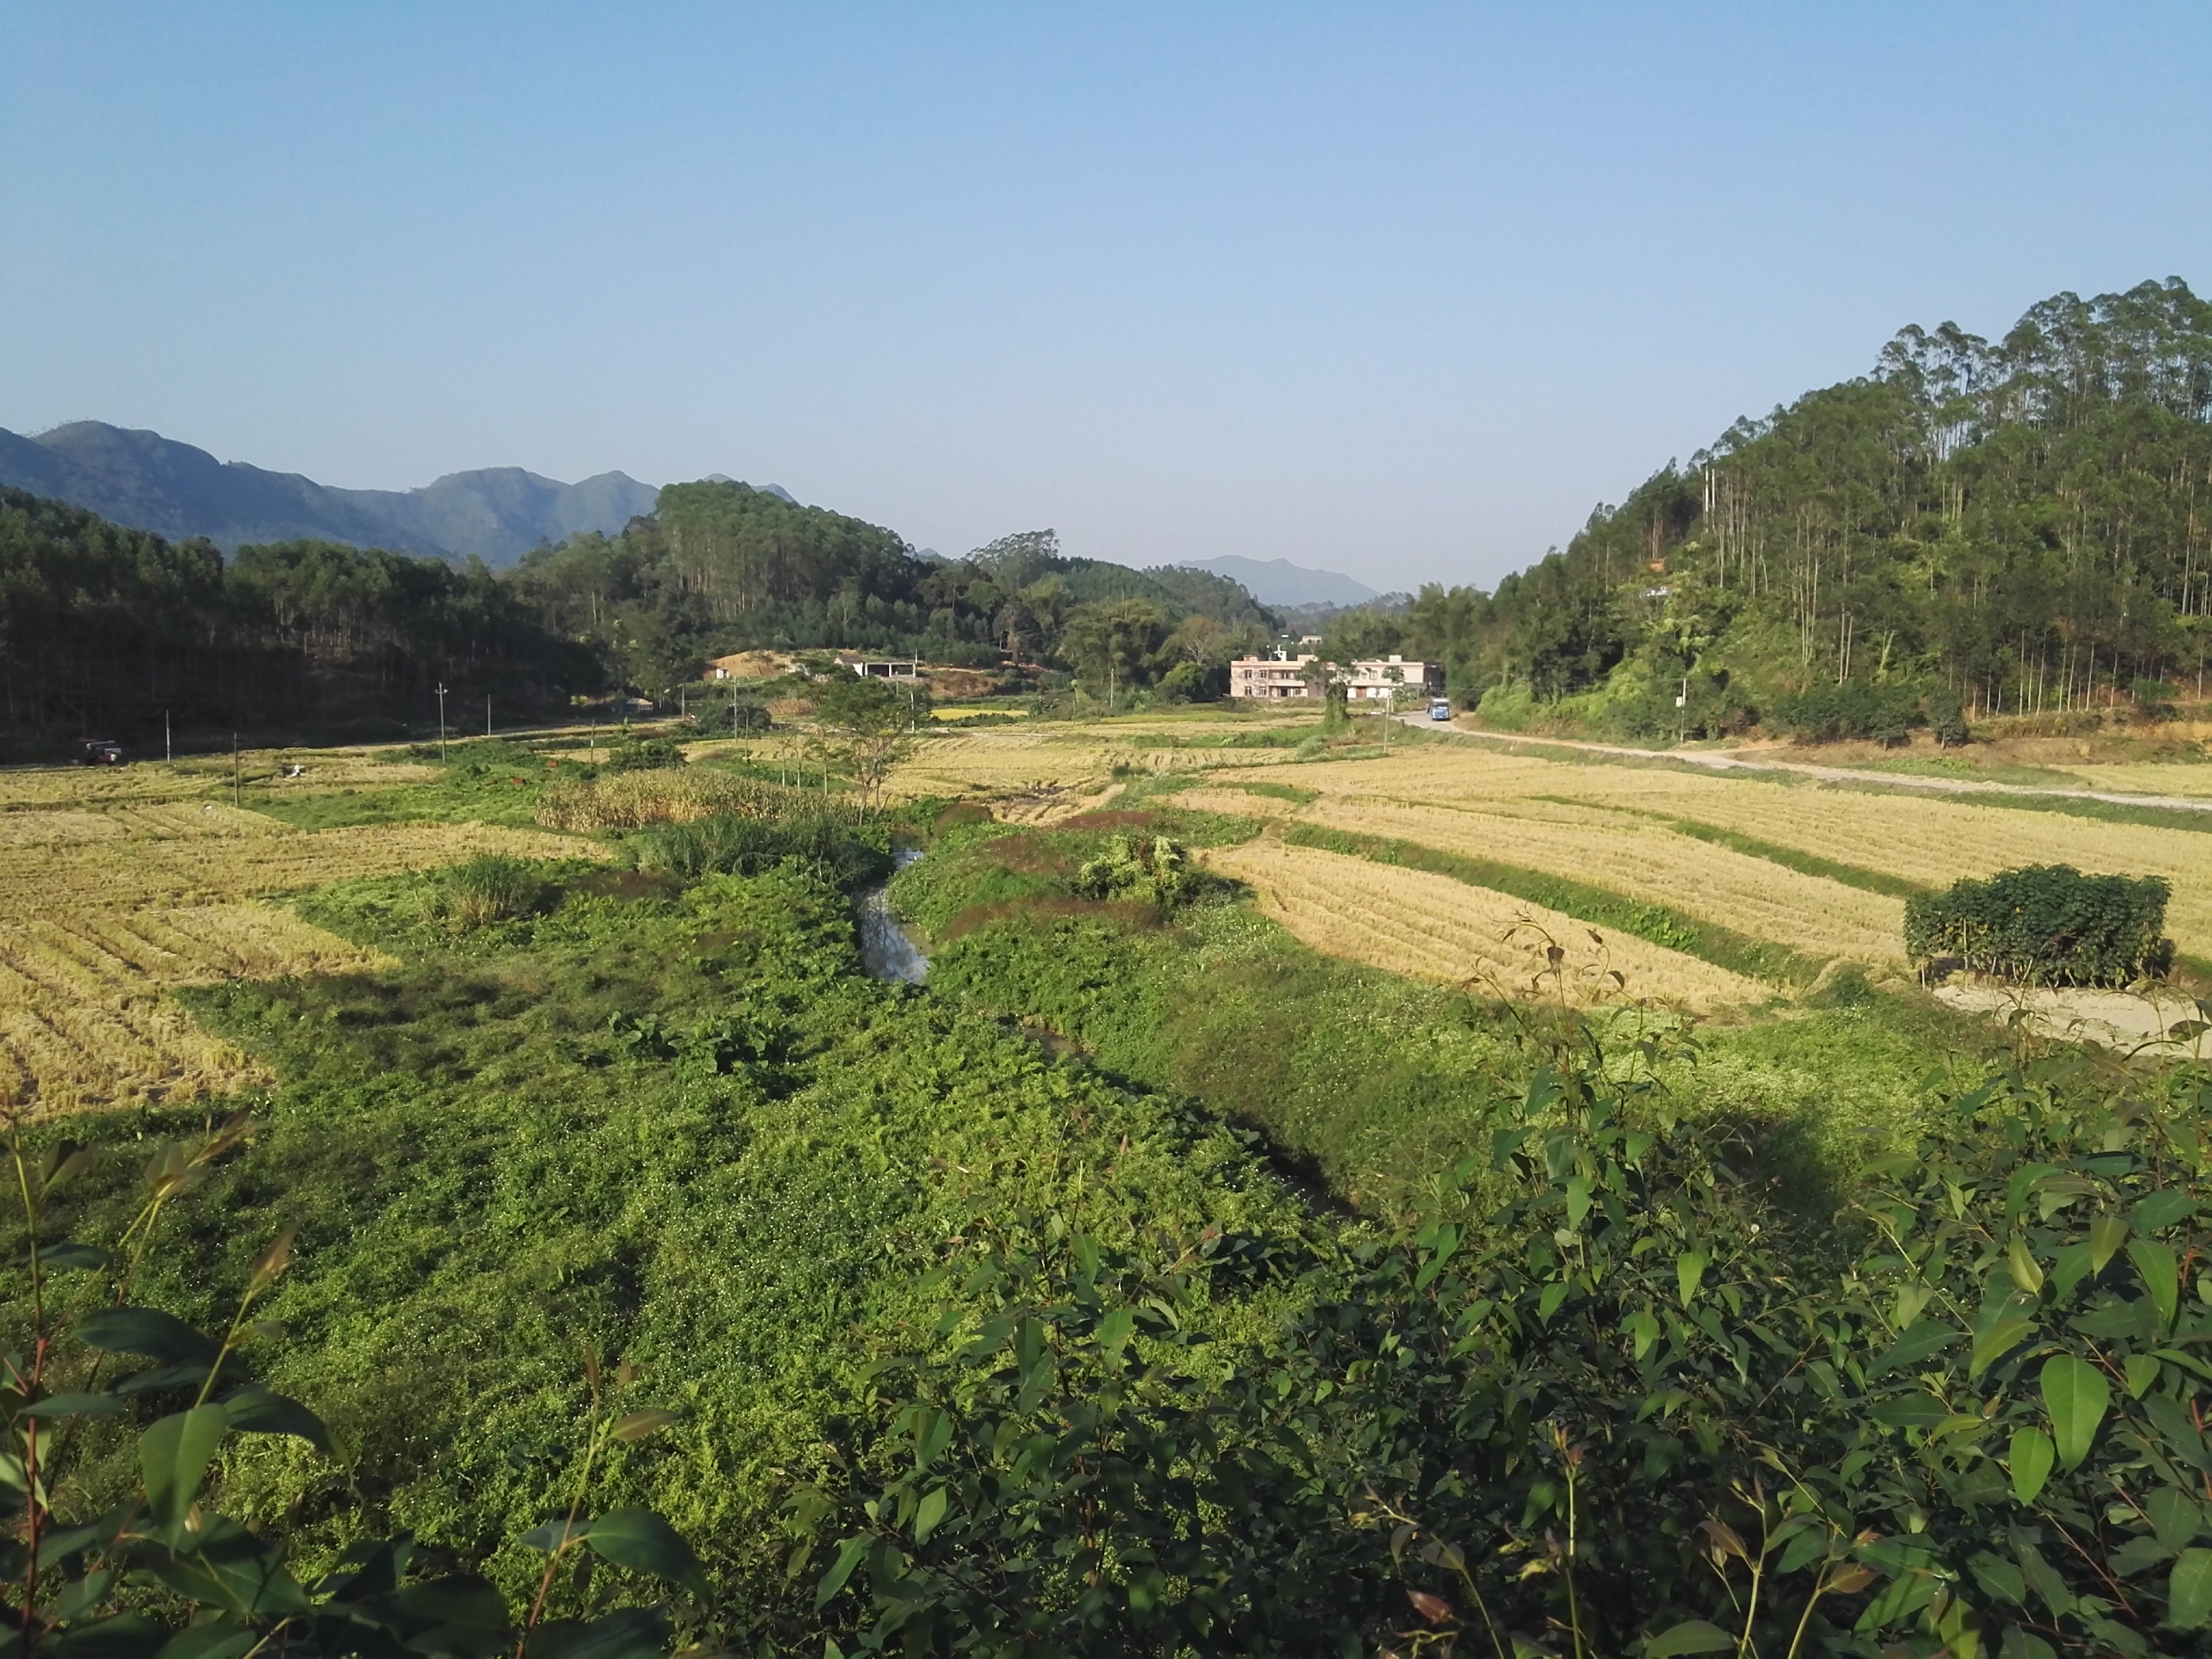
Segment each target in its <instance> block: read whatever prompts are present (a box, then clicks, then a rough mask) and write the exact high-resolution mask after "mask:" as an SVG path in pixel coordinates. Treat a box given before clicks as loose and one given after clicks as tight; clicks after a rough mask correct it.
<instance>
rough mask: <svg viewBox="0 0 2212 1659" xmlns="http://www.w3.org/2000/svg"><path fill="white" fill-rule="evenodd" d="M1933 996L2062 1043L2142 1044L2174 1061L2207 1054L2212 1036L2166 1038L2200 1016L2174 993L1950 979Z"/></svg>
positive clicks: (2183, 997) (2209, 1055)
mask: <svg viewBox="0 0 2212 1659" xmlns="http://www.w3.org/2000/svg"><path fill="white" fill-rule="evenodd" d="M1936 1000H1937V1001H1939V1002H1947V1003H1948V1004H1950V1006H1952V1007H1954V1008H1962V1009H1965V1010H1966V1011H1967V1012H1970V1013H1977V1014H1986V1015H1988V1016H1989V1017H1990V1018H1992V1019H1995V1020H1996V1021H1997V1022H1998V1023H1999V1024H2005V1023H2008V1022H2009V1021H2011V1020H2013V1019H2015V1018H2018V1019H2020V1020H2021V1021H2022V1022H2024V1023H2025V1024H2027V1028H2028V1030H2031V1031H2033V1032H2034V1033H2035V1035H2036V1036H2040V1037H2052V1038H2056V1039H2057V1040H2058V1041H2060V1042H2093V1043H2096V1044H2097V1045H2098V1046H2099V1047H2100V1048H2121V1049H2136V1048H2143V1049H2147V1050H2148V1051H2149V1052H2152V1053H2155V1054H2162V1055H2172V1056H2173V1057H2174V1058H2176V1059H2181V1058H2187V1059H2191V1060H2203V1059H2207V1058H2212V1034H2208V1033H2204V1032H2198V1033H2196V1034H2194V1035H2191V1034H2188V1033H2187V1032H2185V1033H2184V1034H2183V1035H2182V1036H2180V1037H2179V1038H2169V1037H2168V1036H2167V1033H2168V1032H2169V1031H2171V1030H2173V1028H2174V1027H2175V1026H2176V1025H2177V1024H2183V1023H2185V1022H2188V1023H2194V1022H2195V1021H2196V1020H2197V1018H2198V1017H2199V1016H2198V1013H2197V1003H2196V1000H2195V999H2193V998H2191V997H2190V996H2188V995H2186V994H2184V993H2182V992H2179V991H2168V990H2160V991H2154V992H2150V993H2139V992H2134V991H2100V990H2092V989H2087V988H2081V987H2071V986H2042V987H2028V986H2024V985H2002V984H1996V983H1992V982H1989V981H1972V980H1966V979H1955V980H1951V981H1946V982H1945V983H1944V984H1942V985H1939V986H1938V987H1936Z"/></svg>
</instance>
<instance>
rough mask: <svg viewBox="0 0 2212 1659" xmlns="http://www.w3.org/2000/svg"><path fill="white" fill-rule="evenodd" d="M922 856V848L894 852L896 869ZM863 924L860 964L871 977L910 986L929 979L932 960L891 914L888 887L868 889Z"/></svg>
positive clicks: (863, 897)
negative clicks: (901, 981)
mask: <svg viewBox="0 0 2212 1659" xmlns="http://www.w3.org/2000/svg"><path fill="white" fill-rule="evenodd" d="M920 857H921V848H919V847H901V848H896V849H894V850H893V852H892V854H891V863H892V866H893V867H895V868H896V869H900V870H903V869H905V868H906V866H908V865H909V864H912V863H913V862H914V861H915V860H916V859H918V858H920ZM859 907H860V962H861V965H862V966H864V967H865V968H866V969H867V970H868V973H869V974H870V975H871V976H872V977H874V978H876V979H896V980H903V981H905V982H906V983H907V984H908V985H919V984H921V981H923V980H924V979H925V978H927V976H928V974H929V958H928V957H926V956H924V955H922V953H921V951H919V950H918V949H916V948H915V942H914V941H913V940H912V939H908V937H907V936H906V930H905V929H904V928H903V927H900V926H899V922H898V918H897V917H896V916H895V915H892V914H891V904H890V896H889V895H888V893H886V891H885V890H884V884H882V883H878V884H877V885H875V886H873V887H871V888H868V889H867V890H866V891H864V892H863V893H861V895H860V901H859Z"/></svg>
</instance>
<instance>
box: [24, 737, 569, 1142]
mask: <svg viewBox="0 0 2212 1659" xmlns="http://www.w3.org/2000/svg"><path fill="white" fill-rule="evenodd" d="M427 771H428V769H425V768H418V767H413V766H369V765H368V764H367V763H362V762H359V761H358V760H356V759H353V758H349V757H343V756H331V757H327V760H325V757H317V759H316V761H315V763H314V764H313V767H312V768H311V776H312V778H313V781H314V782H315V783H317V784H319V785H320V786H321V787H325V788H336V787H360V786H362V785H364V784H367V785H370V786H374V785H378V784H386V785H390V786H392V787H397V786H398V785H402V784H405V783H411V782H416V781H421V777H422V774H424V773H425V772H427ZM229 793H230V790H229V786H228V778H227V777H218V776H216V775H215V774H214V773H213V772H212V771H210V769H205V768H200V769H191V768H177V769H170V768H166V767H158V766H151V765H143V764H142V765H138V766H132V767H127V768H125V769H121V770H119V771H117V772H101V771H76V770H64V769H49V770H38V771H23V772H13V773H7V774H0V1098H13V1099H15V1100H17V1101H23V1102H27V1103H30V1104H31V1106H32V1108H33V1110H34V1111H35V1112H37V1113H38V1114H39V1115H54V1114H60V1113H65V1112H70V1111H76V1110H82V1109H91V1108H95V1107H102V1106H113V1105H122V1104H130V1103H137V1102H141V1101H174V1100H182V1099H191V1098H193V1097H197V1096H199V1095H202V1094H213V1093H222V1092H226V1091H230V1090H233V1089H236V1088H238V1087H240V1086H242V1085H247V1084H252V1083H255V1082H259V1081H263V1080H265V1079H264V1078H263V1076H262V1074H261V1073H259V1072H258V1069H257V1068H256V1067H255V1066H253V1065H252V1063H251V1062H249V1061H248V1060H246V1057H245V1056H244V1055H242V1054H239V1053H238V1052H237V1051H236V1050H235V1049H234V1048H230V1047H229V1046H228V1044H225V1043H223V1042H219V1041H217V1040H216V1038H214V1037H213V1036H210V1035H209V1034H208V1033H207V1032H206V1031H204V1030H202V1029H201V1028H200V1027H199V1026H198V1025H197V1024H196V1023H195V1022H194V1021H193V1020H192V1019H191V1017H190V1016H189V1015H188V1014H186V1013H185V1012H184V1010H182V1009H181V1008H179V1006H176V1004H175V1003H174V1001H173V1000H171V999H169V998H168V997H167V992H169V991H171V990H173V989H175V988H177V987H182V986H187V985H204V984H210V983H214V982H217V981H222V980H226V979H239V978H251V979H259V978H269V977H275V976H277V975H289V974H306V973H337V972H345V971H348V970H351V969H359V968H362V967H364V966H367V965H368V964H369V963H370V961H371V958H369V957H368V956H367V955H366V954H365V953H364V952H362V951H360V950H358V949H357V948H356V947H355V946H353V945H349V944H348V943H347V942H346V941H344V940H343V939H338V938H336V937H335V936H333V935H332V934H330V933H325V932H324V931H323V930H322V929H319V928H317V927H311V926H309V925H308V924H307V923H306V922H304V921H301V920H300V919H299V918H298V917H297V916H295V915H292V914H291V913H290V912H289V911H288V910H285V909H283V908H280V907H279V906H277V905H276V904H273V903H271V902H269V901H270V898H271V897H272V896H275V895H278V894H282V893H285V892H289V891H295V890H300V889H302V888H307V887H312V886H314V885H316V884H319V883H322V882H325V881H330V880H333V879H335V878H339V877H343V876H364V875H392V874H398V873H399V872H404V871H410V870H419V869H426V868H431V867H435V866H441V865H445V864H451V863H454V862H457V861H459V860H462V859H465V858H468V857H471V856H472V855H473V854H477V853H483V852H503V853H513V854H523V855H527V856H569V857H573V856H575V855H576V854H578V853H579V852H587V851H588V850H589V848H588V845H587V844H586V843H580V842H575V841H573V840H569V839H568V838H565V837H562V836H553V835H549V834H544V833H542V832H538V831H532V830H517V829H500V828H490V827H487V826H484V825H481V824H423V823H410V824H392V825H378V826H368V827H358V828H349V829H319V830H301V829H292V828H290V827H289V826H288V825H286V824H283V823H278V822H277V821H276V820H275V819H273V818H270V817H264V816H263V815H261V814H260V813H258V812H254V811H240V810H237V809H234V807H232V806H231V805H229V802H228V795H229Z"/></svg>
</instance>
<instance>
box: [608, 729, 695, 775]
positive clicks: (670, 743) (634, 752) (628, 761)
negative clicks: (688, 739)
mask: <svg viewBox="0 0 2212 1659" xmlns="http://www.w3.org/2000/svg"><path fill="white" fill-rule="evenodd" d="M603 764H604V766H605V769H606V770H608V771H610V772H659V771H665V770H667V769H669V768H671V767H677V766H681V765H683V764H684V745H683V744H679V743H678V742H677V740H676V739H675V738H641V737H635V736H633V735H632V734H631V733H629V732H623V734H622V735H621V736H620V737H618V738H616V739H615V740H614V741H613V742H612V743H611V744H608V745H607V757H606V760H605V762H604V763H603Z"/></svg>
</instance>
